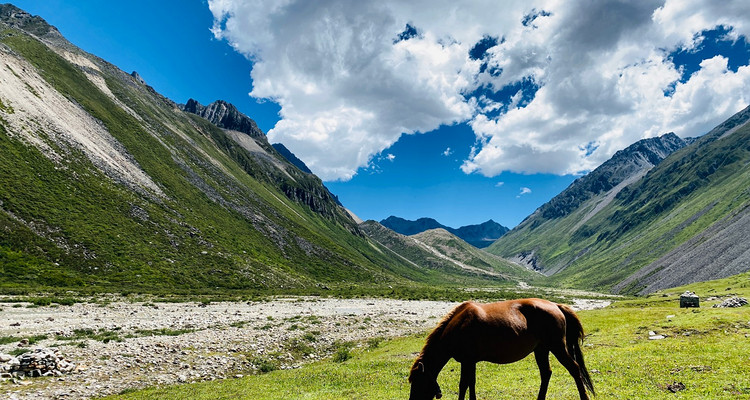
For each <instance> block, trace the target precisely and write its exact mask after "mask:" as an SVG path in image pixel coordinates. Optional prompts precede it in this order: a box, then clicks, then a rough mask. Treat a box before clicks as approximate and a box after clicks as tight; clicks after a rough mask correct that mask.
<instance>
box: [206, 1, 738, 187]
mask: <svg viewBox="0 0 750 400" xmlns="http://www.w3.org/2000/svg"><path fill="white" fill-rule="evenodd" d="M209 7H210V9H211V11H212V13H213V15H214V18H215V21H214V26H213V32H214V34H215V35H216V37H218V38H221V39H225V40H227V41H228V42H229V43H230V44H231V45H232V46H233V47H234V48H235V49H236V50H237V51H239V52H241V53H243V54H245V55H246V56H247V57H248V58H250V59H251V60H253V69H252V71H251V76H252V79H253V90H252V92H251V93H250V94H251V95H252V96H253V97H256V98H258V99H267V100H271V101H274V102H277V103H278V104H279V105H280V106H281V111H280V121H279V122H278V123H277V124H276V126H275V127H274V128H273V129H272V130H271V131H269V132H268V135H269V138H270V139H271V140H272V141H280V142H282V143H284V144H285V145H286V146H287V147H288V148H290V149H291V150H292V151H293V152H294V153H295V154H297V155H298V156H299V157H300V158H302V159H303V160H304V161H305V163H306V164H307V165H308V166H310V168H311V169H312V170H313V171H314V172H315V173H316V174H318V175H319V176H320V177H321V178H323V179H324V180H336V179H341V180H347V179H350V178H351V177H352V176H354V174H356V172H357V170H358V169H359V168H361V167H365V166H367V165H368V164H369V163H371V162H372V160H373V157H374V156H376V155H378V154H380V153H381V152H382V151H383V150H385V149H387V148H388V147H389V146H391V145H392V144H393V143H395V142H396V141H397V140H398V138H399V137H400V136H401V135H402V134H412V133H418V132H429V131H431V130H433V129H436V128H438V127H439V126H441V125H450V124H455V123H467V124H469V125H470V126H471V128H472V129H473V130H474V133H475V134H476V136H477V142H476V144H475V147H474V149H473V150H472V152H471V154H470V156H469V158H468V159H467V160H465V162H464V163H463V165H462V169H463V171H464V172H466V173H481V174H483V175H487V176H495V175H497V174H499V173H501V172H503V171H513V172H522V173H537V172H547V173H556V174H565V173H579V172H582V171H586V170H589V169H592V168H594V167H596V166H597V165H598V164H600V163H601V162H603V161H604V160H606V159H607V158H609V157H610V156H611V155H612V154H613V153H614V152H615V151H617V150H619V149H621V148H624V147H626V146H627V145H629V144H631V143H632V142H634V141H636V140H639V139H641V138H645V137H651V136H656V135H660V134H663V133H665V132H669V131H674V132H676V133H678V134H680V135H682V136H694V135H698V134H701V133H704V132H705V131H707V130H708V129H710V128H711V127H712V126H713V125H716V124H717V123H718V122H720V121H721V120H722V119H724V118H726V117H728V116H729V115H731V114H732V113H734V112H736V111H738V110H740V109H741V108H742V107H744V106H745V105H747V103H748V102H750V98H749V96H750V95H749V94H750V90H748V89H750V67H740V68H738V69H736V70H732V69H731V68H729V67H728V65H727V59H726V58H725V57H722V56H717V57H714V58H710V59H707V60H704V61H703V62H702V63H701V64H700V69H699V70H697V71H696V72H695V73H693V74H692V75H690V76H689V77H683V76H682V71H681V69H680V67H679V66H675V65H674V63H673V61H672V60H671V59H670V56H669V55H670V52H673V51H676V50H678V49H687V50H691V49H693V48H696V47H697V46H699V45H700V41H701V38H702V36H701V32H703V31H705V30H711V29H714V28H716V27H717V26H723V27H725V28H726V29H728V32H729V33H728V35H729V36H730V38H732V39H735V40H737V39H739V38H741V37H743V36H744V37H745V38H747V37H748V36H750V34H749V33H750V32H749V31H750V22H748V21H749V20H748V19H747V18H746V16H747V15H750V3H748V2H747V1H743V0H735V1H722V2H713V1H710V0H667V1H666V2H664V1H639V2H630V1H615V0H610V1H581V2H563V1H559V0H548V1H527V0H520V1H510V2H497V1H490V0H486V1H477V2H472V3H470V4H457V3H456V2H454V1H447V0H439V1H437V0H431V1H427V0H415V1H410V2H400V1H395V0H383V1H378V2H373V1H360V2H351V1H345V0H323V1H316V2H307V1H302V0H283V1H278V0H255V1H248V0H209Z"/></svg>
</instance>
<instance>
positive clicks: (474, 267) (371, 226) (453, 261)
mask: <svg viewBox="0 0 750 400" xmlns="http://www.w3.org/2000/svg"><path fill="white" fill-rule="evenodd" d="M360 228H361V229H362V230H363V231H364V232H365V233H366V234H367V236H368V237H370V238H371V239H372V240H373V241H375V242H377V243H378V244H380V245H382V246H384V247H386V248H388V249H389V250H391V251H393V252H394V253H395V254H398V255H399V256H400V257H403V258H404V259H405V260H408V261H409V262H411V263H413V264H414V265H415V266H425V267H427V268H430V269H434V270H438V271H443V273H445V274H450V273H452V272H453V273H455V272H457V271H459V272H463V273H470V274H475V275H477V276H480V277H483V278H484V279H486V280H492V281H511V282H518V281H520V280H524V279H526V280H531V279H534V278H536V277H538V275H539V274H538V273H534V272H533V271H530V270H528V269H526V268H524V267H521V266H519V265H516V264H513V263H511V262H509V261H507V260H505V259H503V258H502V257H498V256H495V255H493V254H489V253H487V252H485V251H483V250H480V249H477V248H476V247H474V246H472V245H470V244H468V243H466V242H465V241H463V240H462V239H461V238H459V237H457V236H455V235H453V234H452V233H450V232H448V231H446V230H445V229H442V228H436V229H431V230H427V231H424V232H421V233H419V234H416V235H412V236H405V235H402V234H400V233H396V232H394V231H393V230H391V229H389V228H386V227H385V226H383V225H381V224H379V223H378V222H376V221H372V220H370V221H365V222H363V223H362V224H360Z"/></svg>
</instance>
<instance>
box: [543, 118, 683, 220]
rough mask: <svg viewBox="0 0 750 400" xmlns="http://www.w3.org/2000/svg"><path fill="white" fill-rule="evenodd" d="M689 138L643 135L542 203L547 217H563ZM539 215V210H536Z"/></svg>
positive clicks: (650, 166)
mask: <svg viewBox="0 0 750 400" xmlns="http://www.w3.org/2000/svg"><path fill="white" fill-rule="evenodd" d="M686 145H688V142H687V141H685V140H683V139H681V138H680V137H679V136H677V135H675V134H674V133H672V132H670V133H667V134H665V135H662V136H660V137H655V138H649V139H642V140H639V141H637V142H635V143H633V144H632V145H630V146H628V147H627V148H625V149H624V150H620V151H618V152H617V153H615V155H614V156H612V158H610V159H609V160H607V161H606V162H604V163H603V164H602V165H600V166H599V167H597V168H596V169H595V170H593V171H591V172H589V173H588V174H587V175H585V176H583V177H581V178H578V179H576V180H575V181H574V182H573V183H571V184H570V186H568V188H567V189H565V190H563V191H562V192H561V193H560V194H559V195H557V196H555V197H554V198H552V200H550V201H549V202H547V203H545V204H544V205H542V206H541V207H539V210H538V211H539V212H540V213H541V216H542V217H543V218H545V219H553V218H560V217H564V216H566V215H568V214H569V213H571V212H573V211H574V210H576V209H577V208H578V206H580V205H581V204H582V203H583V202H585V201H586V200H589V199H590V198H592V197H594V196H597V195H599V194H601V193H604V192H607V191H609V190H611V189H613V188H614V187H616V186H617V185H619V184H620V183H622V182H623V181H625V180H627V179H629V178H631V177H633V176H635V175H637V174H639V173H643V171H644V170H649V169H651V168H653V167H654V166H655V165H657V164H659V163H660V162H661V161H662V160H664V159H665V158H667V156H669V155H670V154H672V153H673V152H675V151H677V150H679V149H681V148H683V147H685V146H686ZM535 215H537V213H535Z"/></svg>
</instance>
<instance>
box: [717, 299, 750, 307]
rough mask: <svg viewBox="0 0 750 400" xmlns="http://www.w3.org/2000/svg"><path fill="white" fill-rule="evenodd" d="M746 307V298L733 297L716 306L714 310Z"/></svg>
mask: <svg viewBox="0 0 750 400" xmlns="http://www.w3.org/2000/svg"><path fill="white" fill-rule="evenodd" d="M744 305H747V299H746V298H744V297H731V298H729V299H726V300H724V301H722V302H721V303H719V304H714V308H733V307H742V306H744Z"/></svg>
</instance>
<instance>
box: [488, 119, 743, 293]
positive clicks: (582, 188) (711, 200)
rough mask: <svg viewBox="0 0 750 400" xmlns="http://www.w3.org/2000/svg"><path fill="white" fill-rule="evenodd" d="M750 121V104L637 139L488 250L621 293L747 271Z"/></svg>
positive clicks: (569, 280)
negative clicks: (716, 121)
mask: <svg viewBox="0 0 750 400" xmlns="http://www.w3.org/2000/svg"><path fill="white" fill-rule="evenodd" d="M749 120H750V108H746V109H745V110H742V111H740V112H739V113H737V114H736V115H734V116H733V117H731V118H729V119H728V120H727V121H725V122H724V123H722V124H721V125H719V126H718V127H716V128H715V129H713V130H712V131H711V132H709V133H707V134H706V135H703V136H702V137H700V138H698V139H696V140H690V141H684V143H681V142H680V140H679V138H677V137H675V136H674V135H672V134H668V135H665V136H662V137H661V138H655V139H646V140H642V141H640V142H638V143H635V144H634V145H632V146H630V147H628V148H627V149H625V150H623V151H621V152H618V153H617V154H615V156H614V157H613V158H612V159H611V160H609V161H607V162H606V163H604V164H602V166H600V167H599V168H597V169H596V170H594V171H592V172H591V173H590V174H588V175H587V176H585V177H583V178H581V179H578V180H576V181H575V182H574V183H573V184H571V186H570V187H569V188H568V189H566V190H565V191H563V192H562V193H561V194H560V195H558V196H556V197H555V198H553V199H552V200H551V201H550V202H548V203H547V204H545V205H543V206H542V207H540V208H539V209H537V210H536V211H535V212H534V213H533V214H532V215H530V216H529V217H528V218H526V220H524V221H523V222H522V223H521V224H520V225H519V226H518V227H516V228H514V229H513V230H512V231H511V232H509V233H508V234H506V235H505V236H503V237H502V238H500V240H498V241H497V242H495V243H494V244H493V245H492V246H490V247H489V248H488V249H487V250H488V251H489V252H492V253H494V254H497V255H501V256H504V257H508V258H511V259H515V260H516V261H518V262H521V263H526V264H527V265H528V266H530V267H533V268H535V269H537V270H539V271H541V272H543V273H544V274H546V275H549V278H548V279H549V282H550V283H552V284H556V285H563V286H577V287H586V288H598V289H604V290H612V291H614V292H621V293H640V294H645V293H651V292H653V291H656V290H659V289H663V288H667V287H672V286H678V285H684V284H687V283H690V282H697V281H702V280H708V279H715V278H722V277H726V276H729V275H732V274H736V273H740V272H743V271H747V270H749V269H750V245H749V244H747V243H748V240H746V239H747V238H746V237H745V236H747V232H750V225H747V224H748V220H749V219H750V216H748V215H747V213H748V210H750V209H749V208H748V206H750V193H749V192H748V190H747V182H749V181H750V180H749V179H750V168H749V167H748V165H750V146H749V145H748V143H750V125H749V124H748V121H749ZM680 147H681V148H680ZM665 156H666V158H665Z"/></svg>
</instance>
